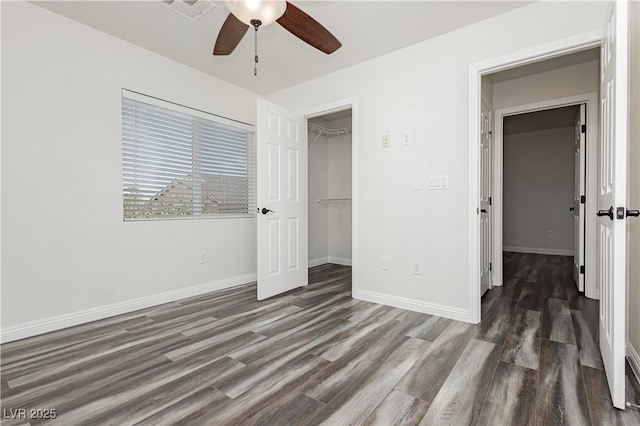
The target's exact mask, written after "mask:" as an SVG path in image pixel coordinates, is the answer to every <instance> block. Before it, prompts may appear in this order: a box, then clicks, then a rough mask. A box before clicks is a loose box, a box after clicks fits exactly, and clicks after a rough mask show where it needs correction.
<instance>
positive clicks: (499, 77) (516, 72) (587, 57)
mask: <svg viewBox="0 0 640 426" xmlns="http://www.w3.org/2000/svg"><path fill="white" fill-rule="evenodd" d="M598 60H600V47H596V48H593V49H587V50H583V51H581V52H576V53H572V54H569V55H563V56H558V57H557V58H553V59H547V60H546V61H539V62H534V63H532V64H528V65H523V66H520V67H516V68H511V69H508V70H505V71H500V72H497V73H495V74H489V75H487V78H488V79H489V80H490V81H492V82H494V83H500V82H502V81H507V80H513V79H515V78H521V77H526V76H529V75H533V74H538V73H541V72H546V71H551V70H555V69H559V68H564V67H568V66H572V65H578V64H583V63H585V62H591V61H598Z"/></svg>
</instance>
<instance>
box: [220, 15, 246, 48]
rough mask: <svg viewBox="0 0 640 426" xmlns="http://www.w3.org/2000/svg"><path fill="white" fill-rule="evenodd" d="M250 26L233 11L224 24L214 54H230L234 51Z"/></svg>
mask: <svg viewBox="0 0 640 426" xmlns="http://www.w3.org/2000/svg"><path fill="white" fill-rule="evenodd" d="M248 29H249V26H248V25H247V24H245V23H244V22H242V21H240V20H239V19H238V18H236V17H235V16H233V14H232V13H230V14H229V16H227V20H226V21H224V24H222V28H220V32H219V33H218V39H217V40H216V45H215V47H214V48H213V54H214V55H229V54H231V52H233V51H234V49H235V48H236V46H237V45H238V43H240V40H242V37H244V35H245V34H246V33H247V30H248Z"/></svg>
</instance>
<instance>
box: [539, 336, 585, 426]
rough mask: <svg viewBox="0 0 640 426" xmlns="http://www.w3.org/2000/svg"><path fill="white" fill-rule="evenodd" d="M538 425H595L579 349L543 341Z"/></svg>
mask: <svg viewBox="0 0 640 426" xmlns="http://www.w3.org/2000/svg"><path fill="white" fill-rule="evenodd" d="M539 374H540V376H539V377H540V378H539V380H538V389H537V395H538V397H537V403H536V413H537V418H536V422H537V424H540V425H549V424H553V425H562V424H575V425H588V424H591V417H590V414H589V408H588V401H587V395H586V390H585V387H584V379H583V376H582V370H581V367H580V355H579V353H578V348H577V346H574V345H569V344H566V343H558V342H553V341H550V340H544V339H543V340H542V345H541V350H540V367H539Z"/></svg>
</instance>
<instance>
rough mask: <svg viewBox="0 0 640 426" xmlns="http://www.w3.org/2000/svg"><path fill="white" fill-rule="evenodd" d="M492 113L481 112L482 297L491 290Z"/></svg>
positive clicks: (482, 109)
mask: <svg viewBox="0 0 640 426" xmlns="http://www.w3.org/2000/svg"><path fill="white" fill-rule="evenodd" d="M490 123H491V111H490V110H489V108H488V107H487V106H486V105H485V104H484V102H483V103H482V108H481V112H480V296H482V295H483V294H484V293H485V292H486V291H487V290H489V289H490V288H491V266H492V265H491V263H492V259H491V252H492V244H491V241H492V240H491V238H492V235H493V234H492V228H491V221H492V213H491V188H492V185H491V170H492V169H491V159H492V153H491V143H492V140H491V125H490Z"/></svg>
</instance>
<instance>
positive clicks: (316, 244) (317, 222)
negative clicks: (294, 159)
mask: <svg viewBox="0 0 640 426" xmlns="http://www.w3.org/2000/svg"><path fill="white" fill-rule="evenodd" d="M316 138H318V140H317V141H316V142H315V144H313V148H311V149H310V150H309V155H308V159H309V160H308V161H309V198H308V199H309V265H310V266H315V265H319V264H322V263H326V260H327V257H328V256H329V210H328V209H327V205H326V204H321V203H318V202H317V200H318V199H322V198H327V197H328V194H329V176H328V170H329V143H328V138H327V137H326V136H325V135H322V136H320V137H318V134H317V133H313V132H309V135H308V138H307V140H308V141H309V146H310V147H311V144H312V142H313V141H314V140H316Z"/></svg>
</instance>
